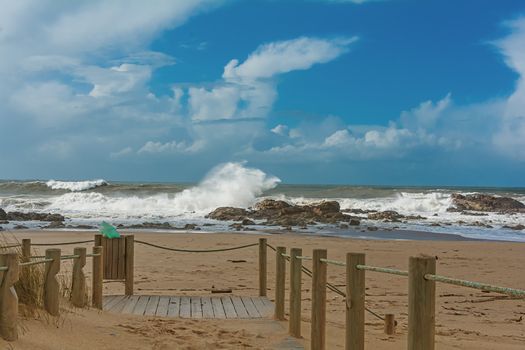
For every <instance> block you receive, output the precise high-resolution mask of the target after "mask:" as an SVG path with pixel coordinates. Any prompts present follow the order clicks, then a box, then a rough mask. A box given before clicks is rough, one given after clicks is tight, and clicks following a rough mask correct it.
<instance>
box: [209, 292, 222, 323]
mask: <svg viewBox="0 0 525 350" xmlns="http://www.w3.org/2000/svg"><path fill="white" fill-rule="evenodd" d="M210 299H211V305H212V307H213V315H214V317H215V318H226V313H225V312H224V307H223V306H222V301H221V298H213V297H212V298H210Z"/></svg>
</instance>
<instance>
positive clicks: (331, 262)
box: [319, 258, 346, 266]
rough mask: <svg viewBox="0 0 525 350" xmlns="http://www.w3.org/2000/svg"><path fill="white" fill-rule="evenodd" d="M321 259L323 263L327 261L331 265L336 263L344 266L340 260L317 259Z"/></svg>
mask: <svg viewBox="0 0 525 350" xmlns="http://www.w3.org/2000/svg"><path fill="white" fill-rule="evenodd" d="M319 260H321V261H322V262H324V263H327V264H331V265H337V266H346V263H344V262H342V261H337V260H329V259H322V258H321V259H319Z"/></svg>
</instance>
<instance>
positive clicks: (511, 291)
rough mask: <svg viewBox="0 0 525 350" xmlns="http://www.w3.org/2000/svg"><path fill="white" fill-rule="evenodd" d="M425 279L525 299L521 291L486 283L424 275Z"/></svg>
mask: <svg viewBox="0 0 525 350" xmlns="http://www.w3.org/2000/svg"><path fill="white" fill-rule="evenodd" d="M425 279H426V280H430V281H436V282H443V283H448V284H454V285H456V286H463V287H468V288H474V289H479V290H484V291H487V292H496V293H501V294H507V295H510V296H514V297H525V290H521V289H515V288H507V287H498V286H493V285H491V284H487V283H479V282H472V281H467V280H460V279H456V278H450V277H445V276H440V275H432V274H426V275H425Z"/></svg>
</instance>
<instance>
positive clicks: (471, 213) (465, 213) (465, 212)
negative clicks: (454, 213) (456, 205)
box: [461, 211, 489, 216]
mask: <svg viewBox="0 0 525 350" xmlns="http://www.w3.org/2000/svg"><path fill="white" fill-rule="evenodd" d="M461 215H470V216H489V214H486V213H475V212H471V211H462V212H461Z"/></svg>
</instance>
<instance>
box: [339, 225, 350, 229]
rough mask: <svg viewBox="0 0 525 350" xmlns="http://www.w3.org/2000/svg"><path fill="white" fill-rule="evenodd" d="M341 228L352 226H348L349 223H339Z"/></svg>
mask: <svg viewBox="0 0 525 350" xmlns="http://www.w3.org/2000/svg"><path fill="white" fill-rule="evenodd" d="M339 228H342V229H347V228H350V226H348V224H339Z"/></svg>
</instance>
